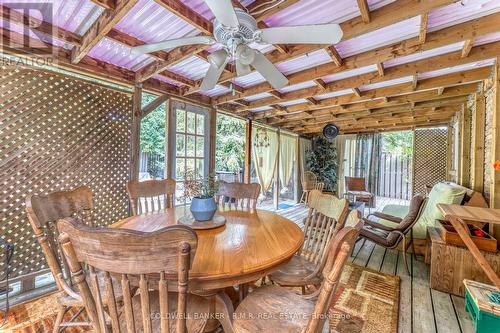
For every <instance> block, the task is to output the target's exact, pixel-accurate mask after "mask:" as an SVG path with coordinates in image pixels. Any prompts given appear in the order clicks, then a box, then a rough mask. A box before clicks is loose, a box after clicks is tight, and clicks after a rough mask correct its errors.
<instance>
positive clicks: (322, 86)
mask: <svg viewBox="0 0 500 333" xmlns="http://www.w3.org/2000/svg"><path fill="white" fill-rule="evenodd" d="M313 81H314V83H316V85H317V86H318V87H319V88H320V89H321V90H322V91H326V82H325V81H323V80H321V79H314V80H313Z"/></svg>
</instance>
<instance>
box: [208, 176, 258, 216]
mask: <svg viewBox="0 0 500 333" xmlns="http://www.w3.org/2000/svg"><path fill="white" fill-rule="evenodd" d="M259 193H260V184H258V183H252V184H244V183H227V182H224V181H221V182H219V190H218V191H217V194H216V195H215V201H216V203H217V204H218V205H221V206H229V207H235V208H250V209H255V208H256V207H257V199H258V198H259Z"/></svg>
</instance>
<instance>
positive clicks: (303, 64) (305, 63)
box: [277, 49, 332, 75]
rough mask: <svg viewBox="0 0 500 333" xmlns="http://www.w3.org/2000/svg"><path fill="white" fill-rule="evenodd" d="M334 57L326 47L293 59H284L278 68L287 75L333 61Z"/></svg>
mask: <svg viewBox="0 0 500 333" xmlns="http://www.w3.org/2000/svg"><path fill="white" fill-rule="evenodd" d="M331 61H332V58H331V57H330V55H329V54H328V52H326V51H325V50H324V49H321V50H317V51H314V52H311V53H307V54H304V55H301V56H300V57H297V58H294V59H292V60H288V61H283V62H282V63H280V64H278V65H277V67H278V69H279V70H280V71H281V72H282V73H283V74H285V75H289V74H292V73H295V72H299V71H302V70H305V69H308V68H311V67H315V66H319V65H322V64H326V63H327V62H331Z"/></svg>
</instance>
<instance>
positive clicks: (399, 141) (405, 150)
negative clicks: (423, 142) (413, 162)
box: [382, 131, 413, 156]
mask: <svg viewBox="0 0 500 333" xmlns="http://www.w3.org/2000/svg"><path fill="white" fill-rule="evenodd" d="M382 152H384V153H390V154H395V155H402V156H410V155H412V154H413V132H412V131H399V132H385V133H382Z"/></svg>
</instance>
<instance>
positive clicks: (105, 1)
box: [90, 0, 116, 10]
mask: <svg viewBox="0 0 500 333" xmlns="http://www.w3.org/2000/svg"><path fill="white" fill-rule="evenodd" d="M90 1H92V2H93V3H95V4H96V5H98V6H101V7H102V8H104V9H110V10H114V9H115V8H116V1H115V0H90Z"/></svg>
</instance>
